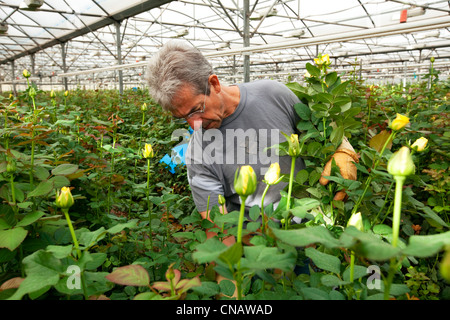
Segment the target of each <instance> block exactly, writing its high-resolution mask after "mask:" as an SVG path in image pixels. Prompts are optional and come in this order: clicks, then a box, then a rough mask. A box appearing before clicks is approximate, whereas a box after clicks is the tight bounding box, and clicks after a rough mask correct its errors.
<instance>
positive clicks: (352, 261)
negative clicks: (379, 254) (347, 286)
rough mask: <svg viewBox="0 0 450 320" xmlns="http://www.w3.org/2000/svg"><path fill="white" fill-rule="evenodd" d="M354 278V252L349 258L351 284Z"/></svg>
mask: <svg viewBox="0 0 450 320" xmlns="http://www.w3.org/2000/svg"><path fill="white" fill-rule="evenodd" d="M354 277H355V252H354V251H352V253H351V256H350V282H353V279H354Z"/></svg>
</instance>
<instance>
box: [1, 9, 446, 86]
mask: <svg viewBox="0 0 450 320" xmlns="http://www.w3.org/2000/svg"><path fill="white" fill-rule="evenodd" d="M246 4H247V5H248V7H247V8H246ZM246 13H247V14H246ZM245 17H249V19H246V18H245ZM246 21H248V28H246V25H247V24H246V23H245V22H246ZM449 27H450V5H449V2H448V1H447V0H427V1H422V0H416V1H407V0H405V1H397V0H391V1H389V0H341V1H336V0H322V1H321V2H320V3H319V2H317V1H310V0H287V1H280V0H256V1H255V0H252V1H244V0H180V1H171V0H152V1H139V0H128V1H123V0H122V1H120V0H77V1H72V0H45V1H43V0H0V65H2V67H1V68H0V81H3V82H7V81H10V82H11V81H12V80H14V81H19V80H21V77H20V74H21V71H22V70H23V69H24V68H26V69H28V70H30V71H31V72H32V75H33V77H39V78H40V79H43V78H48V77H52V76H55V77H56V78H57V80H56V81H55V82H58V81H59V82H61V81H62V79H63V74H65V75H66V76H67V77H66V79H68V80H69V81H71V79H73V78H74V77H75V76H76V78H77V79H78V81H80V79H81V80H83V79H89V78H90V77H92V74H95V75H96V76H97V77H102V76H104V77H105V78H107V77H112V75H115V74H116V73H115V71H114V69H117V68H118V65H122V68H123V72H124V74H125V76H128V77H129V80H132V79H134V80H136V81H140V80H139V79H140V78H139V77H141V76H142V73H144V72H145V68H144V67H142V66H143V65H144V64H145V60H146V59H147V58H148V57H150V56H151V55H152V54H153V53H154V52H156V51H157V50H158V49H159V48H160V47H161V46H162V45H163V44H164V43H166V42H167V41H170V40H173V39H183V40H186V41H188V42H189V43H191V44H192V45H193V46H195V47H197V48H199V49H200V50H201V51H202V52H204V53H205V55H207V56H208V57H209V58H210V59H211V61H212V63H213V65H214V67H215V68H216V72H217V73H220V74H222V75H224V76H226V77H228V79H229V81H239V80H242V78H243V72H244V71H243V60H244V58H243V57H244V56H245V55H250V72H251V75H252V77H253V78H257V77H268V76H269V77H276V76H278V77H279V76H293V75H294V76H295V75H296V74H303V73H304V69H305V64H306V63H307V62H311V61H312V59H313V58H315V57H317V55H318V54H320V53H328V54H329V55H330V57H331V59H332V62H333V64H334V66H335V67H336V68H341V67H342V68H343V69H345V68H356V67H355V65H357V66H358V68H359V70H360V71H363V70H364V72H366V73H367V74H373V73H377V75H378V76H386V75H391V76H394V75H396V74H397V75H398V74H406V73H407V72H408V73H410V72H414V74H415V73H420V72H421V70H422V69H421V68H426V67H427V66H428V64H429V58H430V57H431V56H433V57H435V59H436V62H435V65H436V68H441V70H442V71H443V72H444V74H446V75H447V76H448V70H449V65H450V63H449V60H450V32H449ZM245 39H248V41H247V44H246V45H244V42H245ZM117 40H118V41H117ZM118 43H119V45H117V44H118ZM136 68H140V69H138V70H139V71H137V69H136ZM93 69H94V70H95V71H92V70H93ZM111 69H112V70H113V71H111Z"/></svg>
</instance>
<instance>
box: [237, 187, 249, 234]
mask: <svg viewBox="0 0 450 320" xmlns="http://www.w3.org/2000/svg"><path fill="white" fill-rule="evenodd" d="M245 200H247V197H246V196H241V210H240V213H239V222H238V233H237V242H238V243H242V227H243V225H244V214H245Z"/></svg>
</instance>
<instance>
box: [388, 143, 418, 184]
mask: <svg viewBox="0 0 450 320" xmlns="http://www.w3.org/2000/svg"><path fill="white" fill-rule="evenodd" d="M387 170H388V172H389V173H390V174H392V175H393V176H404V177H406V176H409V175H411V174H413V173H414V171H415V165H414V162H413V160H412V157H411V152H410V151H409V148H408V147H401V148H400V150H398V151H397V152H395V153H394V154H393V155H392V156H391V158H390V159H389V161H388V165H387Z"/></svg>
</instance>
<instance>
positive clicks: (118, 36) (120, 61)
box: [114, 22, 123, 95]
mask: <svg viewBox="0 0 450 320" xmlns="http://www.w3.org/2000/svg"><path fill="white" fill-rule="evenodd" d="M114 24H115V26H116V45H117V64H118V65H121V64H122V48H121V43H120V23H119V22H115V23H114ZM119 93H120V95H122V94H123V76H122V70H120V69H119Z"/></svg>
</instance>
